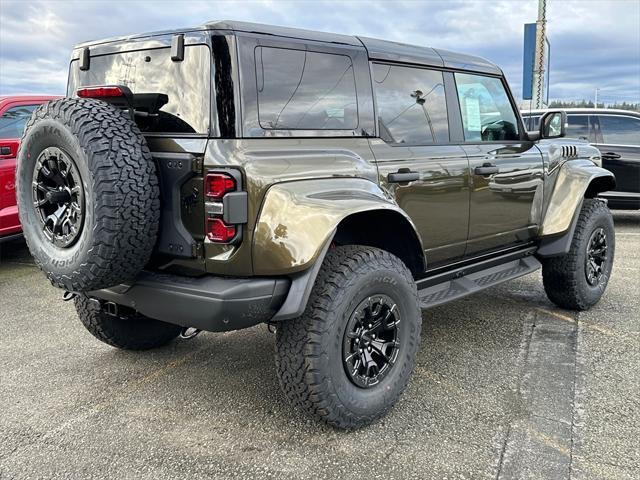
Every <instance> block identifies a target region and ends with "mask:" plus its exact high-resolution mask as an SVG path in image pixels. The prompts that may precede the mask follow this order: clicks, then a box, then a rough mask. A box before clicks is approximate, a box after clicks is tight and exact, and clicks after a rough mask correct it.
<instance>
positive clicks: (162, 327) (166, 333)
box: [74, 295, 181, 350]
mask: <svg viewBox="0 0 640 480" xmlns="http://www.w3.org/2000/svg"><path fill="white" fill-rule="evenodd" d="M74 303H75V307H76V311H77V313H78V317H79V318H80V321H81V322H82V324H83V325H84V326H85V328H86V329H87V330H88V331H89V333H91V335H93V336H94V337H96V338H97V339H98V340H100V341H101V342H103V343H106V344H108V345H111V346H112V347H116V348H120V349H123V350H148V349H150V348H156V347H161V346H163V345H166V344H168V343H169V342H171V340H173V339H174V338H176V337H177V336H178V335H179V334H180V331H181V327H179V326H177V325H172V324H169V323H165V322H161V321H159V320H153V319H151V318H147V317H145V316H143V315H140V314H137V313H131V314H127V315H122V316H121V317H114V316H112V315H108V314H107V313H105V312H104V311H103V310H101V309H100V308H99V307H98V306H97V305H96V304H95V303H94V302H92V301H91V300H90V298H89V297H87V296H84V295H78V296H77V297H76V298H75V299H74Z"/></svg>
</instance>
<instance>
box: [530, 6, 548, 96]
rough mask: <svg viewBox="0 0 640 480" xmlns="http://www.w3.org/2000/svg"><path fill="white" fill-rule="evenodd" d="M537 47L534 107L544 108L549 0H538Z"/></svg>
mask: <svg viewBox="0 0 640 480" xmlns="http://www.w3.org/2000/svg"><path fill="white" fill-rule="evenodd" d="M536 24H537V28H536V48H535V60H534V71H533V95H532V97H533V108H544V67H545V60H546V59H545V53H546V52H545V46H546V41H547V0H538V20H537V21H536Z"/></svg>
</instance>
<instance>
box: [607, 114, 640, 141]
mask: <svg viewBox="0 0 640 480" xmlns="http://www.w3.org/2000/svg"><path fill="white" fill-rule="evenodd" d="M599 119H600V131H601V132H602V140H603V142H604V143H607V144H610V145H640V119H638V118H634V117H625V116H623V115H599Z"/></svg>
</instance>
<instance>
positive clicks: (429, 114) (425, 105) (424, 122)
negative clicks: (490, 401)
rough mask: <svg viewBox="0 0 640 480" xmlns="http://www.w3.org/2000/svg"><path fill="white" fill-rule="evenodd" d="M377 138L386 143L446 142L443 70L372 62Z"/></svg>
mask: <svg viewBox="0 0 640 480" xmlns="http://www.w3.org/2000/svg"><path fill="white" fill-rule="evenodd" d="M373 80H374V82H373V87H374V91H375V98H376V105H377V110H378V125H379V126H380V137H381V138H382V139H383V140H384V141H386V142H388V143H396V144H409V145H428V144H433V143H447V142H448V141H449V123H448V120H447V104H446V100H445V93H444V80H443V77H442V72H439V71H435V70H426V69H422V68H412V67H399V66H391V65H382V64H373Z"/></svg>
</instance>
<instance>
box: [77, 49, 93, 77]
mask: <svg viewBox="0 0 640 480" xmlns="http://www.w3.org/2000/svg"><path fill="white" fill-rule="evenodd" d="M90 53H91V52H89V47H84V48H83V49H82V51H81V52H80V70H83V71H84V70H89V65H90V64H91V55H90Z"/></svg>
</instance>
